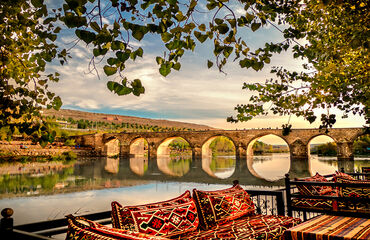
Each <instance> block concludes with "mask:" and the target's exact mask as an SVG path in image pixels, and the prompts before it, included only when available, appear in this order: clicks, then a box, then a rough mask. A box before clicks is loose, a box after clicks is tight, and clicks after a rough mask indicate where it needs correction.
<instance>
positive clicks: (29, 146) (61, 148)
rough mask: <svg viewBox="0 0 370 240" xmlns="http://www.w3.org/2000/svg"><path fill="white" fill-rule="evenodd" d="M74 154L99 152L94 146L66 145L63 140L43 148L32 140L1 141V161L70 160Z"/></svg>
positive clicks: (90, 154)
mask: <svg viewBox="0 0 370 240" xmlns="http://www.w3.org/2000/svg"><path fill="white" fill-rule="evenodd" d="M71 153H73V154H71ZM63 155H64V157H63ZM73 155H75V156H76V157H91V156H96V155H97V153H96V152H95V151H94V150H93V149H92V148H88V147H80V146H65V145H64V144H63V143H61V142H56V143H53V144H49V145H47V146H46V147H45V148H43V147H41V146H40V144H37V143H33V142H32V141H11V142H8V141H0V162H9V163H11V162H25V161H27V162H43V161H50V160H58V158H60V159H59V160H64V159H66V160H70V158H74V157H73Z"/></svg>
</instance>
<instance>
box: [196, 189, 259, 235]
mask: <svg viewBox="0 0 370 240" xmlns="http://www.w3.org/2000/svg"><path fill="white" fill-rule="evenodd" d="M193 198H194V200H195V201H196V204H197V208H198V213H199V219H200V222H201V227H202V228H203V229H209V228H211V227H213V226H216V225H219V224H223V223H225V222H227V221H229V220H232V219H236V218H239V217H241V216H244V215H249V214H254V204H253V202H252V200H251V199H250V197H249V194H248V193H247V192H246V191H245V190H244V189H243V188H242V187H240V186H239V185H236V186H234V187H231V188H228V189H224V190H218V191H199V190H196V189H194V190H193Z"/></svg>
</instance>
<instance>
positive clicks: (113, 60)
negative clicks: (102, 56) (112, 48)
mask: <svg viewBox="0 0 370 240" xmlns="http://www.w3.org/2000/svg"><path fill="white" fill-rule="evenodd" d="M117 60H118V59H117V58H108V60H107V63H108V64H109V65H114V64H116V63H117V62H118V61H117Z"/></svg>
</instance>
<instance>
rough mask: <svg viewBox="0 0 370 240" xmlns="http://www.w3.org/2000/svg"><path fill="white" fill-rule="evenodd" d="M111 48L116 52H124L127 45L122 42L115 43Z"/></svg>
mask: <svg viewBox="0 0 370 240" xmlns="http://www.w3.org/2000/svg"><path fill="white" fill-rule="evenodd" d="M110 47H111V49H112V50H113V51H115V50H124V49H125V48H126V45H125V43H123V42H121V41H113V42H112V43H111V46H110Z"/></svg>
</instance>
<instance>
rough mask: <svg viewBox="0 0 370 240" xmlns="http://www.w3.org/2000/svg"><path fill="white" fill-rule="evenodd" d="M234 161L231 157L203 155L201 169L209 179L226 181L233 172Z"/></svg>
mask: <svg viewBox="0 0 370 240" xmlns="http://www.w3.org/2000/svg"><path fill="white" fill-rule="evenodd" d="M235 166H236V160H235V157H231V156H218V155H216V156H215V155H213V156H212V155H211V154H210V155H203V156H202V169H203V170H204V171H205V172H206V173H207V174H208V175H209V176H211V177H214V178H219V179H226V178H229V177H231V176H232V175H233V173H234V172H235Z"/></svg>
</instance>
